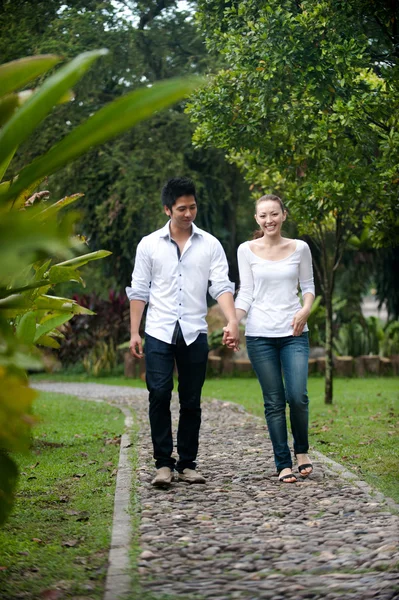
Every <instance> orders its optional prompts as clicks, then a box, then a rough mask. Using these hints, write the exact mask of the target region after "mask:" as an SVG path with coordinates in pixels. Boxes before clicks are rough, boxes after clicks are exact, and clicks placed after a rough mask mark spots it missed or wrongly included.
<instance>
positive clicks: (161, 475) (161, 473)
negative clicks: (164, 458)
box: [151, 467, 172, 487]
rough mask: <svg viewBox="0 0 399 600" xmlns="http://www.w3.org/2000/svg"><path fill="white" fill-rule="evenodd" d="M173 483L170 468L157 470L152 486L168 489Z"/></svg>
mask: <svg viewBox="0 0 399 600" xmlns="http://www.w3.org/2000/svg"><path fill="white" fill-rule="evenodd" d="M171 483H172V471H171V469H170V468H169V467H161V468H160V469H157V474H156V475H155V477H154V479H153V480H152V481H151V485H155V486H156V487H166V486H168V485H170V484H171Z"/></svg>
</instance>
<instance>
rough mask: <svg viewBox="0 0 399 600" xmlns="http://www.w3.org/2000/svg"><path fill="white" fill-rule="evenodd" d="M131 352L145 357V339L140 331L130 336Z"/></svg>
mask: <svg viewBox="0 0 399 600" xmlns="http://www.w3.org/2000/svg"><path fill="white" fill-rule="evenodd" d="M130 352H131V353H132V354H133V356H134V357H135V358H143V356H144V354H143V341H142V339H141V337H140V335H139V334H138V333H134V334H132V336H131V338H130Z"/></svg>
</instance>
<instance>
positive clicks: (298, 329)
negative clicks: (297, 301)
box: [291, 308, 309, 336]
mask: <svg viewBox="0 0 399 600" xmlns="http://www.w3.org/2000/svg"><path fill="white" fill-rule="evenodd" d="M308 317H309V311H308V310H307V309H306V308H301V310H298V312H297V313H296V314H295V315H294V318H293V319H292V323H291V327H292V329H293V331H292V335H295V336H298V335H302V332H303V328H304V327H305V325H306V321H307V320H308Z"/></svg>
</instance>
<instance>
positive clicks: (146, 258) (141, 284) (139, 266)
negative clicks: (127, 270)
mask: <svg viewBox="0 0 399 600" xmlns="http://www.w3.org/2000/svg"><path fill="white" fill-rule="evenodd" d="M150 286H151V256H150V253H149V250H148V248H147V247H146V244H145V240H144V239H143V240H141V242H140V243H139V245H138V246H137V252H136V259H135V262H134V269H133V273H132V284H131V287H126V294H127V297H128V298H129V300H142V301H143V302H145V303H147V302H148V300H149V297H150Z"/></svg>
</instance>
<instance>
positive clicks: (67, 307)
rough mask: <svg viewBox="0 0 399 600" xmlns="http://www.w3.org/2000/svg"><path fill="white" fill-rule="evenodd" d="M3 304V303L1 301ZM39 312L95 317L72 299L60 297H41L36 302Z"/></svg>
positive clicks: (90, 311)
mask: <svg viewBox="0 0 399 600" xmlns="http://www.w3.org/2000/svg"><path fill="white" fill-rule="evenodd" d="M0 302H1V301H0ZM35 308H36V309H37V310H55V311H57V312H72V313H73V314H74V315H95V314H96V313H94V312H93V311H92V310H89V309H88V308H84V306H80V305H79V304H78V303H77V302H75V300H71V299H70V298H60V297H59V296H47V295H44V296H39V298H37V299H36V300H35Z"/></svg>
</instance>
